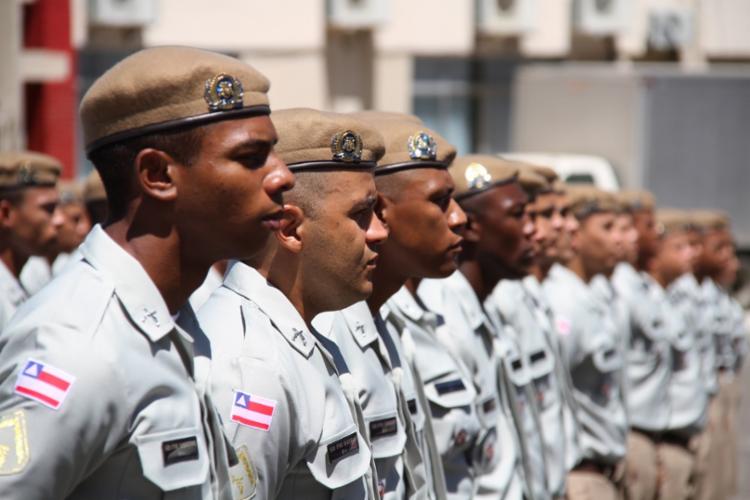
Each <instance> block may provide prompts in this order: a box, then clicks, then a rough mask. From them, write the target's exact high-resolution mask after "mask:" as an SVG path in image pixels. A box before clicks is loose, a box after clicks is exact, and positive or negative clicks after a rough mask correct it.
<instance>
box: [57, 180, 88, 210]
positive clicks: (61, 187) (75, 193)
mask: <svg viewBox="0 0 750 500" xmlns="http://www.w3.org/2000/svg"><path fill="white" fill-rule="evenodd" d="M57 191H58V192H59V193H60V204H62V205H65V204H66V203H75V202H81V201H83V184H82V183H81V182H78V181H68V180H65V181H62V180H61V181H59V182H58V183H57Z"/></svg>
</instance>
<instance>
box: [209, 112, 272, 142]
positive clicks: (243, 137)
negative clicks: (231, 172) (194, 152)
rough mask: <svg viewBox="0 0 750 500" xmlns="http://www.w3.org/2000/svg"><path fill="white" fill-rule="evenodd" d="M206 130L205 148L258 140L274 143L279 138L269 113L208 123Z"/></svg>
mask: <svg viewBox="0 0 750 500" xmlns="http://www.w3.org/2000/svg"><path fill="white" fill-rule="evenodd" d="M204 131H205V132H206V134H205V136H204V138H203V147H204V149H210V148H211V147H240V146H242V145H243V144H247V145H248V146H252V145H254V144H256V143H257V142H262V143H266V142H270V143H273V142H275V141H276V139H277V135H276V128H275V127H274V126H273V122H271V118H270V117H269V116H268V115H262V116H251V117H244V118H237V119H234V120H222V121H220V122H216V123H212V124H210V125H206V126H205V127H204Z"/></svg>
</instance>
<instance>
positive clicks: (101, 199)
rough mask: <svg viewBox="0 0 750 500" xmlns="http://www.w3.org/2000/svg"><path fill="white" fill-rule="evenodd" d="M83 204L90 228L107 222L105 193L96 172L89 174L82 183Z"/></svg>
mask: <svg viewBox="0 0 750 500" xmlns="http://www.w3.org/2000/svg"><path fill="white" fill-rule="evenodd" d="M83 203H84V205H86V213H87V214H88V216H89V220H90V221H91V225H92V226H95V225H97V224H103V223H104V221H105V220H107V192H106V191H105V190H104V184H102V178H101V176H100V175H99V172H97V171H96V170H92V171H91V172H89V175H87V176H86V180H85V181H84V182H83Z"/></svg>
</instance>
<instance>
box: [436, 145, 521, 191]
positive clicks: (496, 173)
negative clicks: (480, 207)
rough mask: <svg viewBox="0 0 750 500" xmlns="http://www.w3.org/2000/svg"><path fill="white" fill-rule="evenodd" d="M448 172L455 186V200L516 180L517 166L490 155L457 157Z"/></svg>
mask: <svg viewBox="0 0 750 500" xmlns="http://www.w3.org/2000/svg"><path fill="white" fill-rule="evenodd" d="M449 171H450V174H451V177H453V183H454V184H455V185H456V187H455V191H454V192H453V193H454V197H455V198H456V199H457V200H462V199H466V198H468V197H470V196H474V195H477V194H479V193H483V192H485V191H487V190H489V189H492V188H493V187H495V186H499V185H502V184H506V183H509V182H513V181H515V180H517V179H518V166H517V165H516V164H515V163H514V162H511V161H508V160H504V159H502V158H499V157H497V156H491V155H478V154H474V155H466V156H459V157H457V158H456V159H455V160H453V163H452V164H451V166H450V168H449Z"/></svg>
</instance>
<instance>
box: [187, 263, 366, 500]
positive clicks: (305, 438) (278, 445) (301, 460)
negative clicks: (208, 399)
mask: <svg viewBox="0 0 750 500" xmlns="http://www.w3.org/2000/svg"><path fill="white" fill-rule="evenodd" d="M198 321H199V322H200V325H201V327H202V328H203V330H204V332H205V333H206V335H207V336H208V338H209V339H210V342H211V365H210V373H209V375H208V379H209V381H210V384H211V390H212V393H213V396H214V399H215V401H216V404H217V407H218V409H219V411H220V412H221V415H222V417H223V422H224V425H225V427H226V429H227V434H228V436H229V438H230V440H231V441H232V444H233V445H234V447H235V448H236V449H237V452H238V454H239V455H240V456H244V457H245V458H246V459H247V461H248V466H249V467H252V469H253V470H254V471H255V474H256V475H257V484H256V485H255V489H256V496H255V498H257V499H259V500H262V499H268V498H283V499H293V498H305V499H331V498H333V499H364V498H368V497H370V496H371V490H372V488H370V486H369V484H368V480H367V475H368V473H369V470H370V465H371V464H370V459H371V454H370V448H369V443H368V442H367V440H366V438H365V436H364V435H363V434H362V433H361V432H360V428H359V427H358V422H357V416H356V415H354V414H353V412H352V409H351V407H350V404H349V401H348V399H347V394H346V393H345V391H346V390H351V389H353V390H356V389H355V388H354V386H353V385H351V384H349V383H348V382H350V380H349V379H345V380H347V381H348V382H346V384H347V385H346V386H345V385H344V382H342V381H340V380H339V373H338V371H337V368H336V363H335V361H334V360H333V359H331V356H330V354H329V353H328V352H326V351H325V350H324V349H323V348H322V347H321V345H320V344H319V342H318V339H316V338H315V336H314V335H313V334H312V333H311V332H310V331H309V329H308V328H307V326H306V324H305V322H304V320H303V319H302V317H301V316H300V315H299V313H298V312H297V310H296V309H295V308H294V306H293V305H292V304H291V303H290V302H289V300H288V299H287V298H286V297H285V296H284V294H282V293H281V291H279V290H278V289H277V288H275V287H273V286H272V285H270V284H269V283H268V282H267V281H266V280H265V278H264V277H263V276H261V275H260V274H259V273H258V272H257V271H255V270H254V269H252V268H250V267H249V266H247V265H245V264H242V263H239V262H236V263H234V264H233V265H232V267H231V268H230V269H229V271H228V272H227V275H226V276H225V279H224V283H223V285H222V286H221V287H219V288H218V289H217V290H215V291H214V293H213V294H212V295H211V296H210V297H209V299H208V301H206V303H205V304H204V305H203V307H202V308H201V309H200V310H199V311H198ZM354 395H355V397H356V393H355V394H354Z"/></svg>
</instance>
